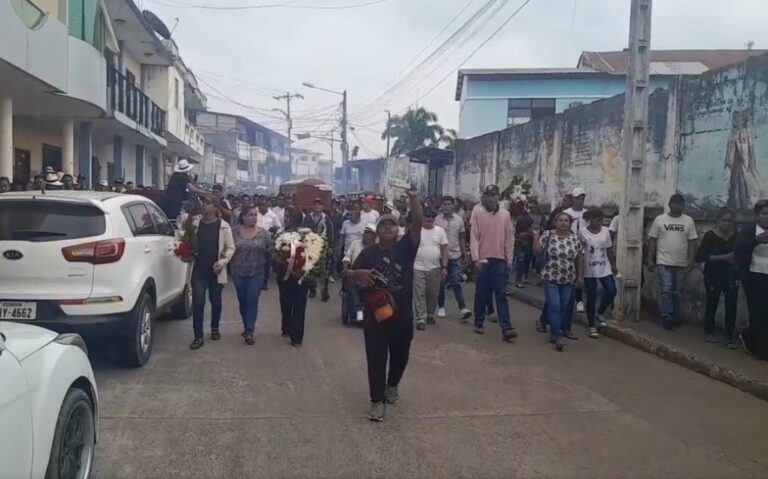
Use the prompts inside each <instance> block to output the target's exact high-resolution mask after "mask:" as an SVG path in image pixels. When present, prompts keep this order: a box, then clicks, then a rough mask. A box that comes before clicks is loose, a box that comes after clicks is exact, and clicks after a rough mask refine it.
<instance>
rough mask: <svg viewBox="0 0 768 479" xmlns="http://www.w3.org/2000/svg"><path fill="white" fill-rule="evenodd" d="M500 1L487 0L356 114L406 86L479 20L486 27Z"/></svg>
mask: <svg viewBox="0 0 768 479" xmlns="http://www.w3.org/2000/svg"><path fill="white" fill-rule="evenodd" d="M499 1H500V0H488V1H486V2H485V3H484V4H483V5H481V6H480V8H479V9H478V10H477V11H475V13H473V14H472V16H470V18H469V19H467V20H466V21H465V22H464V23H463V24H462V25H461V26H460V27H459V28H458V29H457V30H456V31H455V32H453V33H452V34H451V36H450V37H448V38H447V39H446V40H445V41H443V43H441V44H440V45H439V46H438V47H437V48H436V49H435V50H434V51H432V53H430V54H429V55H428V56H427V57H426V58H425V59H423V60H422V61H421V62H420V63H419V64H418V65H416V66H415V67H414V68H412V69H411V71H410V72H409V73H408V74H407V75H406V76H405V77H404V78H402V79H401V80H400V81H398V82H397V83H395V84H394V85H392V86H391V87H390V88H389V89H387V90H386V91H385V92H384V93H383V94H381V95H379V96H378V97H377V98H375V99H373V100H370V101H368V102H366V103H364V104H363V106H362V107H361V108H360V109H359V110H358V111H357V113H356V114H357V115H358V116H359V115H360V114H361V113H362V112H363V111H365V110H366V109H369V108H373V107H374V105H376V104H378V103H380V102H382V100H383V99H384V98H386V97H387V96H388V95H390V94H392V93H393V92H394V91H396V90H397V89H399V88H404V87H405V86H406V85H407V84H408V82H409V81H410V80H412V79H413V78H415V77H418V75H420V74H421V72H422V69H423V68H425V67H426V66H428V65H431V64H432V63H434V62H435V61H437V60H438V59H439V58H440V57H442V56H443V55H444V53H446V52H448V51H449V49H450V48H451V47H452V46H453V45H454V44H455V43H457V42H458V41H460V40H462V39H463V38H464V34H465V32H467V31H468V30H469V29H471V28H472V27H473V26H474V25H475V24H476V23H477V22H478V21H481V20H482V21H481V22H480V27H479V28H482V27H484V26H485V25H486V24H487V23H488V22H489V21H490V20H491V19H492V16H491V15H488V16H486V15H485V14H486V13H487V12H488V10H490V8H491V7H493V6H494V5H495V4H497V3H498V2H499ZM507 1H508V0H501V2H502V6H503V4H504V3H506V2H507ZM484 17H485V18H484ZM479 28H478V29H477V30H475V31H473V32H471V33H470V34H469V35H468V36H467V40H468V39H470V38H472V37H473V36H474V35H476V34H477V32H478V31H479Z"/></svg>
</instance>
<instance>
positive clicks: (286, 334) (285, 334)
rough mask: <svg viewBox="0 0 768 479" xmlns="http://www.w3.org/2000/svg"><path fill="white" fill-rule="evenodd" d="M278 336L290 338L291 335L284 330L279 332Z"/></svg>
mask: <svg viewBox="0 0 768 479" xmlns="http://www.w3.org/2000/svg"><path fill="white" fill-rule="evenodd" d="M280 337H281V338H290V337H291V335H290V334H288V333H286V332H285V331H283V332H282V333H280Z"/></svg>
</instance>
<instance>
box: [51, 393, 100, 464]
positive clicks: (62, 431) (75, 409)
mask: <svg viewBox="0 0 768 479" xmlns="http://www.w3.org/2000/svg"><path fill="white" fill-rule="evenodd" d="M95 455H96V423H95V421H94V418H93V403H91V399H90V398H89V397H88V395H87V394H85V392H83V390H81V389H77V388H72V389H70V390H69V391H67V394H66V395H65V396H64V401H63V402H62V403H61V409H60V410H59V417H58V419H57V420H56V429H55V430H54V433H53V444H51V456H50V458H49V460H48V470H47V471H46V473H45V477H46V479H65V478H66V479H69V478H77V479H87V478H88V477H90V475H91V471H92V469H93V460H94V456H95Z"/></svg>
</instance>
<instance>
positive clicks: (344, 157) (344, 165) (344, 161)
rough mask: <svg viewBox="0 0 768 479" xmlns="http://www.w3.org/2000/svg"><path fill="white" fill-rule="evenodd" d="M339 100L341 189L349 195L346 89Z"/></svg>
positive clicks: (345, 194)
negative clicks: (342, 176)
mask: <svg viewBox="0 0 768 479" xmlns="http://www.w3.org/2000/svg"><path fill="white" fill-rule="evenodd" d="M342 96H343V99H342V101H341V170H342V172H343V173H344V178H343V180H342V190H343V191H344V196H347V195H349V143H347V90H344V93H342Z"/></svg>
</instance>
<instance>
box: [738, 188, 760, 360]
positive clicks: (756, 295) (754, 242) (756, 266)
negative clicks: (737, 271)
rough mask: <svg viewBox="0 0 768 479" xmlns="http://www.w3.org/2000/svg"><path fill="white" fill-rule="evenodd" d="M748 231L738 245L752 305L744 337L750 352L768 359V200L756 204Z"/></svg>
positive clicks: (745, 282)
mask: <svg viewBox="0 0 768 479" xmlns="http://www.w3.org/2000/svg"><path fill="white" fill-rule="evenodd" d="M745 233H746V234H745V235H744V237H743V238H741V240H740V241H739V242H737V244H736V247H735V250H736V253H737V254H738V255H739V256H740V257H741V258H742V261H741V262H740V263H741V265H742V269H743V270H744V271H743V273H744V292H745V293H746V296H747V307H748V308H749V329H748V330H746V331H744V332H743V333H742V335H741V338H742V342H743V344H744V349H745V350H746V351H747V352H749V353H752V354H754V355H756V356H758V357H760V358H761V359H768V294H766V293H768V200H760V201H758V202H757V204H755V226H754V229H752V228H750V230H748V231H746V232H745Z"/></svg>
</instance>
